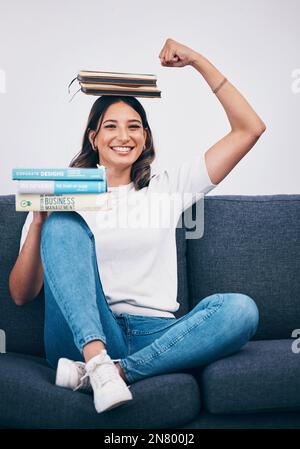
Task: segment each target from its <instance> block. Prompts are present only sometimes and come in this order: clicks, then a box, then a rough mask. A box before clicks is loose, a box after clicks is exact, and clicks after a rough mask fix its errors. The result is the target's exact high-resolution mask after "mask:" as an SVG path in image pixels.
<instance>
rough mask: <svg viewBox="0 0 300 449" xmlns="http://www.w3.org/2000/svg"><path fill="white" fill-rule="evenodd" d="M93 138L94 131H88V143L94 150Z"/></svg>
mask: <svg viewBox="0 0 300 449" xmlns="http://www.w3.org/2000/svg"><path fill="white" fill-rule="evenodd" d="M94 137H95V131H93V130H92V129H91V130H90V131H89V141H90V144H91V145H92V148H93V149H94Z"/></svg>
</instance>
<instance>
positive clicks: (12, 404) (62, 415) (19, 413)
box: [0, 353, 200, 429]
mask: <svg viewBox="0 0 300 449" xmlns="http://www.w3.org/2000/svg"><path fill="white" fill-rule="evenodd" d="M0 379H1V382H0V397H1V404H2V405H1V407H0V427H1V426H2V427H4V428H5V427H8V428H42V429H50V428H78V429H82V428H89V429H92V428H103V429H108V428H137V429H139V428H163V427H170V426H178V425H184V424H186V423H188V422H190V420H192V419H195V418H196V416H197V415H198V414H199V410H200V395H199V388H198V385H197V382H196V380H195V378H194V377H193V376H191V375H190V374H186V373H183V374H177V373H176V374H167V375H163V376H155V377H152V378H148V379H144V380H142V381H139V382H136V383H134V384H132V385H131V387H130V389H131V392H132V394H133V400H132V401H130V402H128V403H126V404H124V405H122V406H120V407H118V408H116V409H114V410H110V411H107V412H104V413H101V414H98V413H97V412H96V411H95V408H94V404H93V396H92V394H86V393H82V392H79V391H72V390H68V389H65V388H61V387H57V386H56V385H54V382H55V371H54V370H53V369H52V368H51V367H49V366H48V364H47V362H46V361H45V360H44V359H42V358H37V357H32V356H28V355H20V354H12V353H7V354H0ZM4 404H5V406H4ZM145 404H146V406H145ZM29 408H30V413H28V411H29Z"/></svg>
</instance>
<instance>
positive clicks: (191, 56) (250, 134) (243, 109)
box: [159, 39, 266, 184]
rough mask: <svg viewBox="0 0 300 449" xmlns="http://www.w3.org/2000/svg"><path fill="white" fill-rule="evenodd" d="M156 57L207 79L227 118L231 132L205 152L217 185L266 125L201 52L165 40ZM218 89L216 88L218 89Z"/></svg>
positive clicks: (209, 171) (169, 64)
mask: <svg viewBox="0 0 300 449" xmlns="http://www.w3.org/2000/svg"><path fill="white" fill-rule="evenodd" d="M159 57H160V59H161V63H162V65H163V66H166V67H184V66H186V65H190V66H192V67H194V68H195V69H196V70H197V71H198V72H199V73H200V74H201V75H202V76H203V78H204V79H205V80H206V82H207V83H208V85H209V86H210V87H211V89H212V90H215V89H217V91H216V96H217V98H218V99H219V101H220V103H221V104H222V106H223V108H224V110H225V112H226V115H227V117H228V120H229V123H230V126H231V131H230V132H229V133H228V134H226V135H225V136H224V137H223V138H222V139H220V140H219V141H218V142H216V143H215V144H214V145H213V146H212V147H210V148H209V149H208V150H207V151H206V152H205V161H206V166H207V171H208V174H209V176H210V179H211V181H212V182H213V183H214V184H218V183H220V182H221V181H222V180H223V179H224V178H225V177H226V176H227V175H228V173H229V172H230V171H231V170H232V169H233V168H234V167H235V166H236V164H237V163H238V162H239V161H240V160H241V159H242V158H243V157H244V156H245V155H246V154H247V153H248V152H249V150H250V149H251V148H252V147H253V146H254V145H255V143H256V142H257V140H258V139H259V137H260V136H261V135H262V134H263V132H264V131H265V130H266V125H265V124H264V122H263V121H262V120H261V118H260V117H259V116H258V115H257V113H256V112H255V111H254V109H253V108H252V107H251V105H250V104H249V103H248V102H247V100H246V99H245V98H244V97H243V95H242V94H241V93H240V92H239V91H238V90H237V89H236V88H235V87H234V86H233V85H232V84H231V83H230V81H229V80H226V82H224V78H225V76H224V75H223V74H222V73H221V72H220V71H219V70H218V69H217V68H216V67H215V66H214V65H213V64H212V63H211V62H209V61H208V59H206V58H205V57H204V56H202V55H201V54H200V53H198V52H196V51H194V50H192V49H190V48H188V47H186V46H185V45H182V44H180V43H179V42H176V41H174V40H173V39H167V41H166V43H165V45H164V47H163V48H162V50H161V52H160V54H159ZM218 88H219V89H218Z"/></svg>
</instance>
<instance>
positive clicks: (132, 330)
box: [41, 212, 259, 383]
mask: <svg viewBox="0 0 300 449" xmlns="http://www.w3.org/2000/svg"><path fill="white" fill-rule="evenodd" d="M41 258H42V264H43V271H44V291H45V329H44V339H45V351H46V358H47V361H48V363H49V364H50V365H52V366H53V367H54V368H56V366H57V362H58V359H59V358H60V357H66V358H69V359H72V360H78V361H84V358H83V347H84V346H85V345H86V344H87V343H88V342H90V341H93V340H101V341H102V342H103V343H104V344H105V347H106V350H107V353H108V354H109V355H110V357H111V358H112V359H120V361H119V364H120V366H121V368H122V370H123V372H124V374H125V377H126V380H127V382H128V383H133V382H136V381H138V380H140V379H144V378H146V377H149V376H155V375H159V374H165V373H171V372H178V371H182V370H186V369H190V368H196V367H198V366H201V365H206V364H208V363H211V362H213V361H215V360H217V359H219V358H222V357H225V356H228V355H230V354H233V353H234V352H236V351H238V350H239V349H240V348H241V347H242V346H243V345H244V344H245V343H246V342H247V341H248V340H249V339H250V338H251V337H252V336H253V335H254V333H255V331H256V329H257V325H258V317H259V314H258V309H257V306H256V304H255V302H254V301H253V300H252V299H251V298H250V297H249V296H247V295H244V294H240V293H220V294H218V293H217V294H214V295H211V296H208V297H206V298H204V299H203V300H201V301H200V302H199V303H198V304H197V305H196V306H195V307H194V308H193V309H192V310H191V311H190V312H188V313H187V314H186V315H184V316H182V317H181V318H166V317H149V316H139V315H129V314H127V313H122V314H119V315H117V314H114V313H113V312H112V311H111V309H110V308H109V306H108V304H107V301H106V298H105V294H104V291H103V289H102V284H101V280H100V275H99V271H98V264H97V259H96V250H95V241H94V235H93V233H92V231H91V230H90V228H89V227H88V225H87V223H86V221H85V220H84V219H83V217H81V215H79V214H78V213H76V212H55V213H52V214H51V215H50V216H49V217H48V218H47V220H46V221H45V223H44V224H43V228H42V237H41ZM100 273H101V267H100ZM149 275H151V273H149Z"/></svg>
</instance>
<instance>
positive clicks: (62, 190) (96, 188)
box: [17, 180, 106, 195]
mask: <svg viewBox="0 0 300 449" xmlns="http://www.w3.org/2000/svg"><path fill="white" fill-rule="evenodd" d="M17 183H18V187H17V191H18V193H45V194H52V195H60V194H70V193H78V194H79V193H80V194H83V193H104V192H106V183H105V181H104V180H103V181H57V180H56V181H55V180H52V181H31V180H29V181H24V180H18V181H17Z"/></svg>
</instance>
